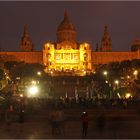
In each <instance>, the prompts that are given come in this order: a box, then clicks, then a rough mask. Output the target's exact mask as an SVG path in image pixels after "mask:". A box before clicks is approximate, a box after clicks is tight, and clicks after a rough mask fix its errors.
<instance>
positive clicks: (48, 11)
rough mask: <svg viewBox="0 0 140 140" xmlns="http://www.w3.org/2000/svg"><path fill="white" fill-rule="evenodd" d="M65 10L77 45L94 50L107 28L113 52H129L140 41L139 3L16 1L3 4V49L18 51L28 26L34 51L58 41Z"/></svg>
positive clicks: (0, 35)
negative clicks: (49, 42) (137, 40)
mask: <svg viewBox="0 0 140 140" xmlns="http://www.w3.org/2000/svg"><path fill="white" fill-rule="evenodd" d="M65 9H66V10H67V11H68V15H69V19H70V20H71V22H72V23H73V24H74V25H75V27H76V29H77V41H78V42H79V43H82V42H89V43H90V44H91V47H92V49H93V50H95V47H96V43H97V42H98V43H99V44H100V41H101V38H102V35H103V31H104V26H105V25H107V26H108V30H109V34H110V36H111V39H112V45H113V51H130V47H131V44H132V41H133V40H134V39H135V38H138V39H140V1H135V2H132V1H129V2H122V1H117V2H113V1H109V2H105V1H102V2H101V1H88V2H86V1H81V2H80V1H77V2H75V1H69V2H66V1H62V2H61V1H56V2H55V1H52V2H51V1H42V2H40V1H35V2H33V1H31V2H28V1H23V2H21V1H17V2H12V1H11V2H2V1H1V2H0V48H1V49H2V50H3V51H19V44H20V40H21V37H22V34H23V27H24V25H25V24H28V27H29V34H30V38H31V40H32V42H33V44H34V46H35V50H42V48H43V44H44V43H45V42H47V41H51V42H54V41H55V40H56V31H57V27H58V25H59V24H60V22H61V21H62V20H63V14H64V11H65Z"/></svg>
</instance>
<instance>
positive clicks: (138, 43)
mask: <svg viewBox="0 0 140 140" xmlns="http://www.w3.org/2000/svg"><path fill="white" fill-rule="evenodd" d="M138 50H140V40H139V39H135V40H134V41H133V42H132V46H131V51H132V52H135V51H138Z"/></svg>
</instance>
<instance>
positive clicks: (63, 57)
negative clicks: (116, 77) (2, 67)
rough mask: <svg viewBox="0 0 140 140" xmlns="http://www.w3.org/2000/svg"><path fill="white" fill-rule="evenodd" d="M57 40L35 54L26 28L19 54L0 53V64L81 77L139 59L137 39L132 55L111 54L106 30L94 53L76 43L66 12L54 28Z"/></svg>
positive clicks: (86, 45) (110, 45) (139, 44)
mask: <svg viewBox="0 0 140 140" xmlns="http://www.w3.org/2000/svg"><path fill="white" fill-rule="evenodd" d="M56 36H57V39H56V41H55V42H46V43H45V44H44V45H43V50H42V51H34V45H33V43H32V42H31V39H30V37H29V33H28V29H27V26H25V27H24V33H23V36H22V38H21V43H20V52H0V60H1V61H3V62H5V61H24V62H26V63H40V64H43V65H45V72H47V73H50V74H52V75H59V74H66V73H69V74H70V73H71V74H72V75H81V76H82V75H85V74H86V73H87V72H91V71H93V70H94V68H95V67H96V66H97V65H99V64H107V63H110V62H116V61H117V62H121V61H124V60H132V59H140V41H139V40H138V39H136V40H134V41H133V43H132V46H131V52H113V51H112V50H113V49H112V42H111V37H110V35H109V32H108V28H107V26H105V28H104V33H103V36H102V39H101V43H100V44H101V45H98V44H97V45H96V48H95V50H91V46H90V44H89V43H87V42H86V41H85V42H83V43H79V42H77V39H76V36H77V31H76V29H75V27H74V25H73V24H72V23H71V21H70V20H69V16H68V14H67V12H66V11H65V13H64V19H63V20H62V22H61V23H60V25H59V26H58V28H57V33H56ZM92 48H93V47H92Z"/></svg>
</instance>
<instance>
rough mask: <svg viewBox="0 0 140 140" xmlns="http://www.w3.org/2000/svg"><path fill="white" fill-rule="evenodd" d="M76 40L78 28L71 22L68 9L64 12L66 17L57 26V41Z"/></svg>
mask: <svg viewBox="0 0 140 140" xmlns="http://www.w3.org/2000/svg"><path fill="white" fill-rule="evenodd" d="M63 41H72V42H76V29H75V27H74V25H73V24H72V23H71V22H70V20H69V17H68V14H67V11H65V12H64V19H63V21H62V22H61V23H60V25H59V26H58V28H57V42H58V43H60V42H63Z"/></svg>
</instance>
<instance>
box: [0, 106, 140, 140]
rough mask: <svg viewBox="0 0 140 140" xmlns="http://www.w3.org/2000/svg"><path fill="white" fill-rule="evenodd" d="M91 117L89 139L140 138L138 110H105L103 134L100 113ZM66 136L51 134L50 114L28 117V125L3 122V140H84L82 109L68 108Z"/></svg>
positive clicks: (92, 112)
mask: <svg viewBox="0 0 140 140" xmlns="http://www.w3.org/2000/svg"><path fill="white" fill-rule="evenodd" d="M87 111H88V114H89V118H90V121H89V128H88V134H87V137H86V138H89V139H94V138H95V139H97V138H106V139H109V138H111V139H116V138H118V139H121V138H126V139H129V138H131V139H136V138H140V114H139V113H138V112H137V111H136V110H135V111H134V110H131V109H129V110H127V109H126V110H124V109H121V110H115V111H114V110H113V109H111V110H104V112H105V116H106V121H105V127H104V128H103V131H99V129H98V127H97V125H96V124H97V116H98V114H99V113H100V112H99V110H97V109H89V110H87ZM64 112H65V114H66V121H65V134H62V133H61V134H55V135H52V133H51V125H50V123H49V120H48V113H49V111H43V112H40V113H37V114H30V115H28V116H26V117H25V122H24V123H23V124H20V123H18V122H13V123H11V124H7V123H6V122H1V125H0V138H1V139H60V138H65V139H81V138H82V136H81V120H80V113H81V110H78V109H66V110H64Z"/></svg>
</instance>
